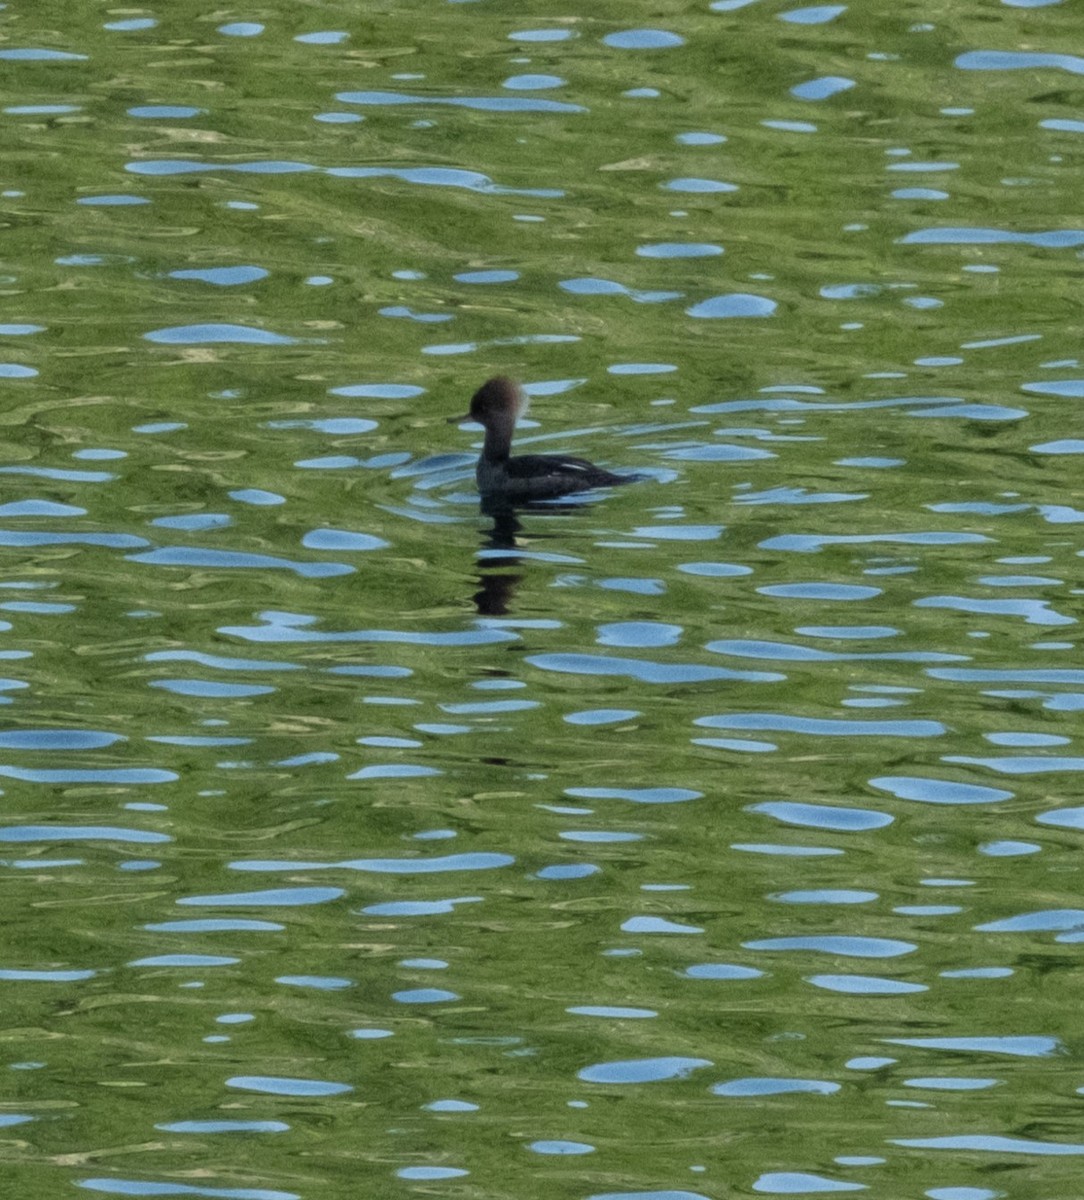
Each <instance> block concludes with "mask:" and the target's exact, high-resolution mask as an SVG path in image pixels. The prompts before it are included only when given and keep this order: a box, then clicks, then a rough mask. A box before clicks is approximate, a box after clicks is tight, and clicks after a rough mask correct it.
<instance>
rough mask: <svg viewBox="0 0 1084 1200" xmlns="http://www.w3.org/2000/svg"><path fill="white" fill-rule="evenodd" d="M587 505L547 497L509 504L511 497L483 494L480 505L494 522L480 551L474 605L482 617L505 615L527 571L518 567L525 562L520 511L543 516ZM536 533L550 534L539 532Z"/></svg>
mask: <svg viewBox="0 0 1084 1200" xmlns="http://www.w3.org/2000/svg"><path fill="white" fill-rule="evenodd" d="M584 507H585V506H584V505H583V504H576V503H567V504H561V503H554V502H553V501H547V502H544V503H535V504H509V503H508V501H507V500H504V499H502V498H498V497H493V496H483V498H482V503H481V506H480V509H481V512H482V514H483V515H484V516H487V517H492V518H493V525H492V526H491V527H490V528H489V529H487V530H486V531H485V532H484V534H483V535H482V547H481V549H480V550H479V552H478V559H479V564H480V567H481V570H480V573H479V575H478V591H476V592H475V593H474V606H475V608H476V609H477V611H478V615H479V616H482V617H501V616H504V615H505V614H506V613H507V612H508V610H509V606H510V604H511V601H512V597H513V596H514V595H515V593H516V588H517V587H518V586H519V584H520V582H521V581H522V579H523V572H522V571H517V570H516V569H515V568H517V567H519V566H521V565H522V563H523V554H522V552H521V548H520V547H521V543H520V539H519V534H521V533H522V532H523V528H524V527H523V522H522V521H520V519H519V518H520V514H523V513H532V514H535V515H536V516H538V517H539V518H542V517H544V516H556V515H559V514H566V513H573V512H578V511H580V510H581V509H583V508H584ZM531 536H532V537H534V536H542V537H544V536H546V535H545V534H542V535H535V534H532V535H531Z"/></svg>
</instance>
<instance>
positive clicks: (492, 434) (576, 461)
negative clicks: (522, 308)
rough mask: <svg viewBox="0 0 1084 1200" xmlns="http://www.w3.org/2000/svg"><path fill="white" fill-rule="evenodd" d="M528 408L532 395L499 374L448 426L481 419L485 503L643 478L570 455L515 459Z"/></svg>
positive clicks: (563, 493)
mask: <svg viewBox="0 0 1084 1200" xmlns="http://www.w3.org/2000/svg"><path fill="white" fill-rule="evenodd" d="M526 410H527V397H526V395H525V394H524V392H523V389H522V388H521V387H520V386H519V384H518V383H516V382H515V381H514V380H512V379H508V378H506V377H505V376H503V375H496V376H494V377H493V378H492V379H487V380H486V382H485V383H483V384H482V386H481V387H480V388H479V389H478V390H477V391H476V392H475V393H474V395H473V396H472V397H471V402H470V412H468V413H465V414H464V415H463V416H461V417H449V419H448V420H449V424H451V423H455V424H458V423H459V422H461V421H477V422H478V424H479V425H484V426H485V431H486V437H485V442H484V443H483V445H482V453H481V456H480V457H479V459H478V467H477V469H476V470H475V478H476V479H477V480H478V490H479V491H480V492H481V493H482V498H483V499H490V500H506V501H508V503H510V504H521V503H529V502H530V501H532V500H554V499H557V498H558V497H560V496H569V495H571V494H572V493H573V492H586V491H588V490H589V489H591V488H597V487H614V486H616V485H617V484H619V483H632V482H633V480H636V479H642V478H643V476H641V475H615V474H614V473H613V472H612V471H607V470H605V469H604V468H603V467H596V466H595V464H594V463H592V462H588V461H587V459H586V458H573V457H572V456H571V455H568V454H516V455H513V454H512V453H511V450H512V431H513V430H514V429H515V427H516V421H517V420H518V418H519V417H520V416H521V415H522V414H523V413H524V412H525V411H526Z"/></svg>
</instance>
